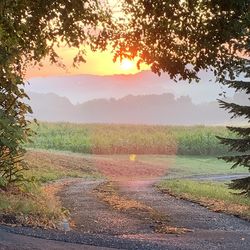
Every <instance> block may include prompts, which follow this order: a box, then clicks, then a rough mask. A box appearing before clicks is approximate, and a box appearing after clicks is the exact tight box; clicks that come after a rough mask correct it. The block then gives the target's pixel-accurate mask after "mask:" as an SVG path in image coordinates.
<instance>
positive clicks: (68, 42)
mask: <svg viewBox="0 0 250 250" xmlns="http://www.w3.org/2000/svg"><path fill="white" fill-rule="evenodd" d="M107 23H110V12H109V10H108V9H107V8H104V6H102V5H101V4H100V2H99V1H96V0H84V1H83V0H82V1H78V0H56V1H55V0H47V1H43V0H3V1H0V125H1V126H0V135H1V137H0V178H1V179H0V187H5V188H6V187H7V186H8V185H9V184H11V183H13V182H16V181H20V180H23V175H22V174H21V173H20V171H22V170H23V169H25V168H26V166H25V163H24V162H23V160H22V156H23V152H24V150H23V148H22V143H23V142H25V141H26V140H27V138H28V136H29V135H30V129H29V122H28V121H27V115H28V114H29V113H31V108H30V107H29V106H28V105H26V104H24V98H27V95H26V94H25V92H24V90H23V88H22V85H23V78H24V75H25V71H26V68H27V65H36V64H39V63H40V61H41V60H42V59H43V58H45V57H48V58H49V60H50V62H51V63H58V62H59V56H58V55H57V53H56V51H55V48H56V46H57V47H58V46H61V45H64V46H68V47H76V48H78V49H79V51H78V54H77V55H76V56H75V58H74V64H77V63H78V62H84V61H85V59H84V49H83V48H82V46H90V47H91V48H92V49H93V50H95V49H103V48H105V46H106V43H105V42H104V41H105V37H106V36H107V32H106V29H107V28H106V26H107V25H106V24H107ZM58 64H60V63H58Z"/></svg>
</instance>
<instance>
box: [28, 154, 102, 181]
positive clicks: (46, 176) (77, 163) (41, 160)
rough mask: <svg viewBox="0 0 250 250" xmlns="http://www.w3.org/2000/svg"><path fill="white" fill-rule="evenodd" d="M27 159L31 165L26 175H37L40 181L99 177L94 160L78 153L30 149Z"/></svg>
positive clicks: (36, 177)
mask: <svg viewBox="0 0 250 250" xmlns="http://www.w3.org/2000/svg"><path fill="white" fill-rule="evenodd" d="M25 160H26V162H27V163H28V165H29V166H30V168H29V170H28V171H26V173H25V174H26V176H27V177H28V178H29V177H32V176H34V177H35V180H36V181H37V182H40V183H46V182H48V181H54V180H58V179H63V178H70V177H71V178H87V179H97V178H100V176H101V175H100V174H99V173H98V171H97V170H96V169H95V167H94V165H93V162H91V161H90V160H88V159H86V158H85V157H82V156H80V155H76V154H63V153H60V152H49V151H45V150H29V151H28V152H27V153H26V155H25Z"/></svg>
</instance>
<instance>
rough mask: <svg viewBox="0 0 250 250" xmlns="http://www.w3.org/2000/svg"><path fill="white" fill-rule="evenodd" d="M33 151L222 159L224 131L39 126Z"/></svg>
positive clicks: (194, 127) (204, 128)
mask: <svg viewBox="0 0 250 250" xmlns="http://www.w3.org/2000/svg"><path fill="white" fill-rule="evenodd" d="M33 126H34V130H35V131H36V132H37V135H36V136H35V137H34V138H33V143H29V144H27V147H30V148H41V149H55V150H63V151H71V152H78V153H91V154H132V153H134V154H167V155H171V154H172V155H173V154H174V155H175V154H177V155H220V154H225V153H226V152H227V148H226V147H225V146H223V145H221V144H219V142H218V139H217V138H216V136H217V135H219V136H225V137H228V136H232V134H230V133H229V132H228V131H227V130H226V128H225V127H205V126H193V127H182V126H146V125H98V124H70V123H40V125H39V126H36V125H33Z"/></svg>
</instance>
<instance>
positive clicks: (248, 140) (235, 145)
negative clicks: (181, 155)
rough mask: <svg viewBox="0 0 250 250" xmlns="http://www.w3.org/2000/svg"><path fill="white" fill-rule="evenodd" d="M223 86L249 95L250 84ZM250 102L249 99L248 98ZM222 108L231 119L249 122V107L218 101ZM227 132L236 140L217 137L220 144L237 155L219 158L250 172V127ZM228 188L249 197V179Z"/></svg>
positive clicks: (237, 180) (236, 181)
mask: <svg viewBox="0 0 250 250" xmlns="http://www.w3.org/2000/svg"><path fill="white" fill-rule="evenodd" d="M246 70H247V76H248V77H249V76H250V65H248V68H247V69H246ZM225 84H227V85H230V86H231V87H234V88H235V89H236V91H245V92H246V93H247V94H250V82H242V81H237V80H234V81H225ZM249 100H250V98H249ZM219 102H220V105H221V107H222V108H224V109H226V110H229V113H231V114H232V117H237V116H242V117H244V118H246V119H247V121H248V122H249V121H250V106H243V105H239V104H235V103H227V102H225V101H222V100H220V101H219ZM228 130H229V131H232V132H234V133H235V134H237V136H238V137H237V138H225V137H219V139H220V140H221V143H222V144H225V145H227V146H229V147H230V150H231V151H232V150H234V151H237V152H238V154H237V155H233V156H225V157H221V159H224V160H225V161H226V162H231V163H233V166H232V168H236V167H238V166H242V167H245V168H247V169H248V171H249V172H250V127H228ZM230 187H231V188H233V189H236V190H241V194H246V195H248V196H249V197H250V177H245V178H241V179H236V180H233V182H232V183H231V184H230Z"/></svg>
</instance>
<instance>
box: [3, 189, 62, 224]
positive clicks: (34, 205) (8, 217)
mask: <svg viewBox="0 0 250 250" xmlns="http://www.w3.org/2000/svg"><path fill="white" fill-rule="evenodd" d="M63 217H64V213H63V210H62V208H61V205H60V202H59V201H58V200H57V199H56V198H55V197H54V196H51V195H48V194H47V193H46V192H44V191H43V189H42V188H39V187H35V186H33V187H32V188H31V189H30V190H29V191H20V190H11V191H8V192H0V222H2V223H4V224H11V225H12V226H13V225H25V226H27V225H29V226H34V227H43V228H55V227H56V222H57V221H59V220H60V219H62V218H63Z"/></svg>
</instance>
